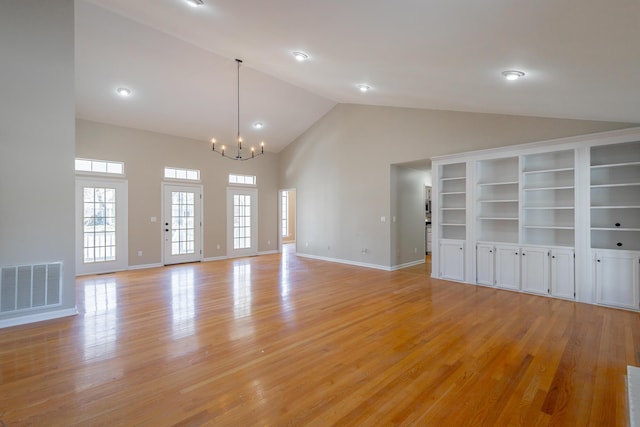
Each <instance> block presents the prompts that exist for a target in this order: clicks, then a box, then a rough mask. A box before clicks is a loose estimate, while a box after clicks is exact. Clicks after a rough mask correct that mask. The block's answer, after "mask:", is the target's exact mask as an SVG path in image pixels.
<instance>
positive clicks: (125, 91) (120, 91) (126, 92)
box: [116, 87, 131, 98]
mask: <svg viewBox="0 0 640 427" xmlns="http://www.w3.org/2000/svg"><path fill="white" fill-rule="evenodd" d="M116 93H117V94H118V95H120V96H122V97H125V98H126V97H127V96H130V95H131V89H127V88H126V87H119V88H118V89H116Z"/></svg>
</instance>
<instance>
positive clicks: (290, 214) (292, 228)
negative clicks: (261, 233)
mask: <svg viewBox="0 0 640 427" xmlns="http://www.w3.org/2000/svg"><path fill="white" fill-rule="evenodd" d="M278 195H279V198H280V200H279V203H278V212H279V225H280V226H279V230H280V232H279V240H280V252H282V245H285V244H291V245H293V246H295V242H296V190H295V189H286V190H280V191H279V193H278Z"/></svg>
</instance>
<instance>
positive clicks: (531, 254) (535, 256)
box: [520, 247, 551, 295]
mask: <svg viewBox="0 0 640 427" xmlns="http://www.w3.org/2000/svg"><path fill="white" fill-rule="evenodd" d="M550 252H551V251H550V250H548V249H544V248H538V247H523V248H522V249H521V250H520V271H521V276H520V277H521V289H522V290H523V291H525V292H531V293H534V294H544V295H547V294H548V293H549V280H550V279H551V278H550V276H549V258H550Z"/></svg>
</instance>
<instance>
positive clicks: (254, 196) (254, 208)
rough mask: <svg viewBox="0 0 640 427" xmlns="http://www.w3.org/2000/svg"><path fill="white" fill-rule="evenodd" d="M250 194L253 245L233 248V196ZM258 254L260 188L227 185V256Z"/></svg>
mask: <svg viewBox="0 0 640 427" xmlns="http://www.w3.org/2000/svg"><path fill="white" fill-rule="evenodd" d="M236 194H249V195H250V196H251V200H252V202H251V247H250V248H247V249H234V248H233V237H234V236H233V219H234V218H233V196H234V195H236ZM257 254H258V189H257V188H255V187H250V188H247V187H227V258H237V257H243V256H252V255H257Z"/></svg>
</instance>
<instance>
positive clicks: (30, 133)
mask: <svg viewBox="0 0 640 427" xmlns="http://www.w3.org/2000/svg"><path fill="white" fill-rule="evenodd" d="M73 13H74V3H73V0H48V1H42V0H22V1H17V2H15V1H3V2H0V52H2V58H1V59H0V61H2V65H0V93H1V94H2V95H0V265H28V264H34V263H43V262H57V261H62V262H63V270H62V271H63V285H62V286H63V290H62V306H61V307H56V308H54V309H53V310H51V309H48V310H36V311H29V312H23V313H20V314H18V315H16V314H4V315H0V323H2V321H4V320H7V319H14V320H13V321H12V322H13V323H19V322H20V321H19V320H15V319H16V318H23V317H25V316H32V315H33V316H39V315H42V316H43V317H42V318H45V317H47V315H49V316H52V317H55V314H54V313H53V312H57V313H59V314H62V313H63V312H65V311H73V310H75V279H74V276H75V266H74V262H75V256H74V247H73V236H74V219H73V218H74V217H73V214H74V210H73V206H74V173H73V158H74V149H75V147H74V120H75V119H74V118H75V100H74V90H73V88H74V47H73V44H74V15H73ZM47 312H48V313H47ZM9 323H11V322H9Z"/></svg>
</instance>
